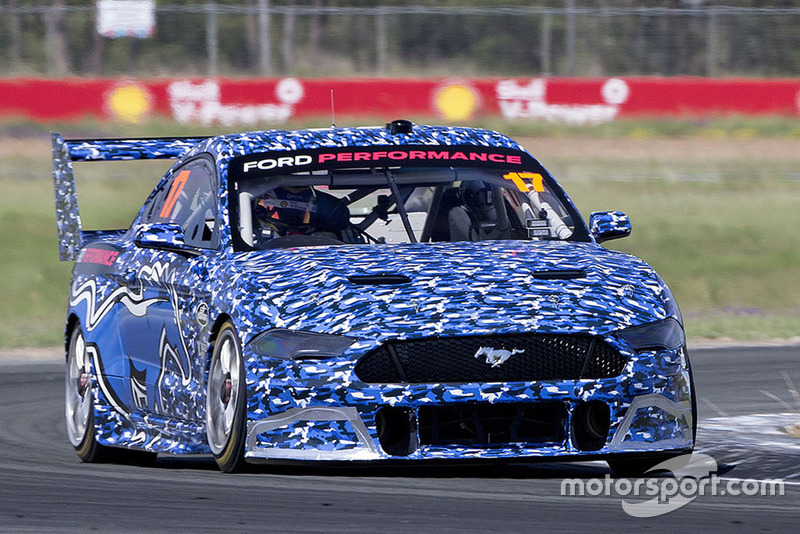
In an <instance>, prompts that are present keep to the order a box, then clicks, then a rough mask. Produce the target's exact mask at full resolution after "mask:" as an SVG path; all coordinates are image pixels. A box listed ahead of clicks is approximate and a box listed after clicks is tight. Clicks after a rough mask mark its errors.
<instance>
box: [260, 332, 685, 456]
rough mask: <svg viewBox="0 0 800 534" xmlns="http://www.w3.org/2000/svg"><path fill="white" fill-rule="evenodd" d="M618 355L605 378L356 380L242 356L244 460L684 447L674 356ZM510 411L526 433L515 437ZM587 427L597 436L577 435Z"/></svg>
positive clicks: (333, 365) (346, 370)
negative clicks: (619, 367)
mask: <svg viewBox="0 0 800 534" xmlns="http://www.w3.org/2000/svg"><path fill="white" fill-rule="evenodd" d="M625 356H626V357H627V360H628V361H627V364H626V366H625V369H624V370H623V372H622V373H621V374H620V375H619V376H617V377H614V378H602V379H581V380H548V381H536V382H503V383H466V384H399V383H398V384H367V383H364V382H360V381H359V380H358V379H357V377H356V376H355V375H354V373H353V368H354V362H353V361H352V360H347V359H344V358H343V359H336V360H327V361H322V362H314V363H311V362H279V363H276V362H274V361H270V362H264V361H263V359H260V358H258V357H256V356H252V355H251V356H250V357H249V358H248V363H247V387H248V399H249V402H248V410H247V441H246V452H245V457H246V458H247V459H248V460H251V461H257V460H258V459H286V460H426V459H427V460H430V459H468V458H526V457H527V458H541V457H553V458H554V459H558V458H564V459H567V458H573V459H579V458H581V457H596V456H598V455H599V456H602V455H605V454H618V453H642V452H659V451H664V452H668V451H685V450H690V449H691V448H692V447H693V445H694V435H693V417H694V407H693V405H692V392H691V387H692V386H691V376H690V370H689V366H688V361H687V359H686V354H685V349H684V348H681V349H678V350H672V351H669V350H661V351H652V352H647V353H640V354H625ZM487 406H489V407H490V408H488V409H487V408H485V407H487ZM589 406H591V407H595V408H596V407H600V408H602V409H600V410H599V411H598V410H595V411H594V412H592V410H587V407H589ZM491 407H497V408H496V409H495V408H491ZM530 407H533V410H532V411H531V410H530V409H529V408H530ZM605 407H607V410H606V408H605ZM459 408H460V409H459ZM592 409H594V408H592ZM587 411H589V412H591V413H594V414H595V415H593V416H587V415H586V413H587ZM551 412H552V413H551ZM431 413H434V414H435V415H434V416H431V415H430V414H431ZM454 413H456V414H459V415H457V416H455V415H447V414H454ZM519 413H522V414H523V415H522V416H521V417H522V419H523V420H524V421H526V423H524V425H527V426H526V427H525V428H527V431H522V430H520V417H519V416H516V415H514V414H519ZM598 413H599V414H600V415H599V417H598V416H597V414H598ZM436 414H438V415H436ZM441 414H445V416H446V417H449V419H447V420H446V421H444V422H442V423H435V424H439V425H440V426H437V427H436V428H437V429H440V430H441V432H438V431H436V430H435V431H431V429H430V427H431V425H432V424H434V423H431V420H432V418H433V419H434V420H437V421H438V419H437V418H439V419H441V418H442V417H445V416H442V415H441ZM465 414H466V415H465ZM475 414H478V415H475ZM481 414H482V415H481ZM487 414H488V415H487ZM525 414H527V415H525ZM606 419H607V420H606ZM504 421H505V422H504ZM597 421H599V422H600V423H601V424H600V425H599V426H598V424H596V423H597ZM603 423H604V424H605V425H607V426H604V424H603ZM497 425H500V427H501V428H500V427H498V426H497ZM537 425H539V426H537ZM490 426H493V427H494V429H493V430H487V428H489V427H490ZM458 427H463V431H461V430H458ZM453 428H456V430H452V429H453ZM554 428H555V431H554V430H553V429H554ZM587 428H588V429H589V430H588V431H589V432H590V433H591V432H592V431H594V432H595V433H598V432H599V433H600V436H599V439H595V440H594V441H592V440H587V439H586V438H585V434H586V432H587ZM598 428H599V431H598ZM442 429H446V430H442ZM476 429H480V430H477V431H476ZM437 432H438V434H437ZM439 434H444V436H439V437H434V438H432V437H431V436H434V435H439ZM472 434H475V435H476V437H475V438H474V439H469V436H470V435H472ZM582 435H583V437H582Z"/></svg>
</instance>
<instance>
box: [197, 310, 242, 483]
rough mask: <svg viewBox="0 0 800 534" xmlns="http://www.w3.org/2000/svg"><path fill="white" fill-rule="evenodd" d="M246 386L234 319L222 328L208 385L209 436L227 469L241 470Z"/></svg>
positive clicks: (218, 462)
mask: <svg viewBox="0 0 800 534" xmlns="http://www.w3.org/2000/svg"><path fill="white" fill-rule="evenodd" d="M245 396H246V387H245V379H244V363H243V362H242V350H241V345H240V343H239V337H238V336H237V335H236V330H235V329H234V327H233V325H232V324H231V323H229V322H228V323H225V324H223V325H222V328H221V329H220V331H219V335H218V336H217V341H216V343H215V344H214V351H213V353H212V356H211V365H210V366H209V368H208V382H207V389H206V436H207V437H208V445H209V447H210V448H211V452H212V453H213V454H214V458H215V459H216V460H217V465H219V468H220V469H222V470H223V471H224V472H226V473H232V472H235V471H242V470H243V469H244V468H245V467H246V463H245V461H244V441H245V433H244V419H245Z"/></svg>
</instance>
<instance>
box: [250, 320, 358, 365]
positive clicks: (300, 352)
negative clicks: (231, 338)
mask: <svg viewBox="0 0 800 534" xmlns="http://www.w3.org/2000/svg"><path fill="white" fill-rule="evenodd" d="M356 341H358V340H357V339H356V338H354V337H347V336H334V335H330V334H317V333H315V332H301V331H297V330H287V329H285V328H276V329H274V330H268V331H266V332H264V333H262V334H259V335H257V336H256V337H255V339H253V341H251V342H250V345H249V346H250V349H251V350H252V351H253V352H255V353H256V354H259V355H261V356H269V357H270V358H280V359H281V360H308V359H325V358H333V357H335V356H339V355H340V354H341V353H342V352H344V351H345V349H346V348H347V347H349V346H350V345H352V344H353V343H355V342H356Z"/></svg>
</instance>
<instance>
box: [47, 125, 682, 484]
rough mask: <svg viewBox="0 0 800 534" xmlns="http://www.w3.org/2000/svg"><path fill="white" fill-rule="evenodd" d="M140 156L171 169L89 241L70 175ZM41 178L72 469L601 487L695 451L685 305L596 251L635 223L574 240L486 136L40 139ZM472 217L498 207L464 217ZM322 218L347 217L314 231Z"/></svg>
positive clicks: (559, 212) (405, 128)
mask: <svg viewBox="0 0 800 534" xmlns="http://www.w3.org/2000/svg"><path fill="white" fill-rule="evenodd" d="M387 147H388V148H387ZM144 158H172V159H177V160H178V161H177V162H176V163H175V165H174V166H173V167H172V169H171V170H170V171H169V172H168V173H167V174H166V176H164V178H163V179H162V180H161V181H160V182H159V183H158V184H157V185H156V187H155V189H154V191H153V193H152V194H151V195H150V197H149V198H148V199H147V201H146V202H145V204H144V206H143V208H142V210H141V211H140V213H139V214H138V216H137V217H136V219H135V220H134V222H133V224H132V225H131V227H130V228H129V229H128V230H126V231H94V232H88V231H84V230H83V229H82V227H81V223H80V216H79V213H78V205H77V195H76V193H75V188H74V178H73V168H72V162H73V161H76V162H77V161H95V160H112V161H113V160H122V159H144ZM53 176H54V181H55V190H56V213H57V222H58V230H59V240H60V250H61V258H62V259H64V260H74V261H75V267H74V273H73V281H72V284H71V288H70V295H69V307H68V314H67V330H66V340H67V362H68V379H67V421H68V429H69V431H70V439H71V441H72V444H73V446H75V448H76V450H77V451H78V454H79V456H81V458H82V459H84V460H85V461H94V460H95V459H96V457H97V456H96V454H95V451H96V450H100V449H102V450H105V451H109V450H110V451H124V450H137V451H147V452H149V453H156V452H158V453H171V454H182V453H213V454H214V456H215V457H216V458H217V461H218V462H219V463H220V467H222V468H223V469H224V470H237V469H238V468H240V467H241V465H243V463H245V462H257V461H265V460H281V459H284V460H383V459H393V460H409V461H412V460H421V459H448V458H528V457H530V458H534V457H553V458H563V459H581V458H594V457H601V458H607V459H609V460H610V463H611V464H612V467H614V466H615V465H616V466H620V465H622V464H620V463H619V462H634V461H640V460H641V459H642V458H649V459H651V460H652V462H656V461H657V460H660V459H662V458H663V457H664V456H668V455H672V454H680V453H683V452H686V451H690V450H691V449H692V448H693V446H694V428H695V424H696V417H695V405H694V391H693V385H692V380H691V372H690V368H689V362H688V359H687V353H686V347H685V338H684V335H683V326H682V322H683V320H682V318H681V315H680V312H679V310H678V306H677V304H676V302H675V300H674V297H673V296H672V294H671V292H670V290H669V289H668V288H667V286H666V285H665V283H664V282H663V280H661V278H660V277H659V276H658V275H657V274H656V273H655V272H654V271H653V270H652V268H650V267H649V266H648V265H647V264H646V263H645V262H643V261H642V260H640V259H638V258H635V257H633V256H630V255H627V254H623V253H619V252H614V251H611V250H608V249H605V248H603V247H602V246H600V245H599V244H598V243H599V242H600V241H603V240H606V239H613V238H616V237H623V236H625V235H627V234H629V233H630V222H629V221H628V219H627V217H625V216H624V214H621V213H619V212H601V213H594V214H592V217H591V219H590V225H589V226H588V227H587V226H586V225H585V224H584V223H583V221H582V220H581V218H580V215H579V214H578V213H577V210H576V209H575V207H574V205H573V204H572V202H571V201H570V200H569V198H568V197H567V196H566V195H565V194H564V192H563V190H562V189H561V188H560V187H559V186H558V184H557V183H556V182H555V181H554V180H553V179H552V177H551V176H550V175H549V174H548V173H547V171H546V170H545V169H544V168H543V167H541V165H540V164H539V163H538V162H537V161H536V160H535V159H533V158H532V157H531V156H530V155H529V154H528V153H527V152H525V151H524V149H523V148H522V147H521V146H520V145H518V144H517V143H516V142H514V141H513V140H511V139H509V138H507V137H505V136H503V135H501V134H499V133H496V132H491V131H487V130H479V129H471V128H454V127H436V126H421V125H410V123H405V121H396V122H395V123H392V124H391V125H387V127H386V128H380V127H375V128H331V129H321V130H301V131H265V132H252V133H245V134H237V135H223V136H218V137H210V138H170V139H144V140H142V139H139V140H137V139H131V140H81V141H69V140H64V139H63V138H61V137H60V136H58V135H57V134H54V135H53ZM276 184H277V185H276ZM280 187H283V188H285V189H286V190H287V191H288V193H281V194H285V195H286V196H276V194H275V193H274V191H281V190H280V189H279V188H280ZM306 191H311V192H310V195H311V196H310V197H307V198H306V197H303V196H302V195H305V194H306ZM265 195H267V196H265ZM269 195H272V196H269ZM293 195H295V196H293ZM263 198H268V199H271V200H269V201H268V202H267V201H264V200H260V203H259V199H263ZM326 199H327V200H326ZM331 199H333V200H331ZM372 199H374V202H373V200H372ZM452 199H455V200H458V201H463V204H455V200H453V205H454V206H455V207H452V206H451V205H450V204H448V202H450V201H451V200H452ZM475 199H478V200H482V201H483V202H484V207H487V206H488V209H485V210H484V211H482V212H481V211H479V210H478V211H476V210H472V209H469V207H468V206H469V205H470V204H469V201H472V202H473V204H472V205H473V206H474V205H475V204H474V202H475ZM325 202H328V203H331V204H332V205H333V204H335V206H336V209H341V211H342V212H347V213H349V216H350V219H349V220H348V219H344V225H343V226H341V227H334V226H332V224H331V223H330V222H325V221H322V215H321V212H322V211H323V207H324V206H325V205H326V204H325ZM263 206H271V207H274V208H275V209H276V210H277V209H295V210H299V211H298V213H300V214H301V215H303V214H304V215H303V216H304V218H305V219H304V222H306V223H309V228H310V230H308V229H304V233H297V234H295V233H292V232H287V233H285V234H284V233H283V232H284V229H283V225H280V226H278V225H271V224H270V220H269V218H267V217H266V216H265V215H264V213H263V210H262V207H263ZM342 206H344V207H342ZM419 206H423V207H422V208H420V207H419ZM345 207H346V209H345ZM303 210H305V211H303ZM284 213H287V212H284ZM477 213H482V214H484V215H485V214H486V213H489V214H490V215H491V216H493V217H494V219H492V222H491V223H486V222H485V221H483V220H479V217H478V216H477V215H476V214H477ZM445 215H446V217H445ZM341 218H342V217H339V219H341ZM281 220H282V221H286V220H287V218H286V216H285V215H284V216H283V219H281ZM326 220H327V221H330V220H331V219H326ZM309 221H310V222H309ZM460 221H464V224H465V225H466V226H465V228H467V230H465V232H464V233H463V234H461V233H459V232H460V230H459V228H460V227H459V226H458V224H461V222H460ZM320 230H324V231H320ZM380 232H382V233H383V234H382V235H381V236H380V237H379V236H377V234H378V233H380ZM398 235H399V236H400V238H397V236H398ZM461 235H465V236H467V237H458V236H461ZM442 236H444V237H442ZM429 347H435V348H429ZM454 347H457V348H454ZM542 347H549V348H547V349H543V348H542ZM580 351H584V352H580ZM578 353H580V354H584V353H585V356H576V354H578ZM566 360H575V362H576V363H574V364H570V365H572V367H569V366H568V365H567V364H566V363H565V361H566ZM237 369H240V371H237ZM552 369H557V370H555V371H553V370H552ZM570 369H572V370H570ZM70 373H72V374H70ZM416 373H420V374H419V376H420V377H422V378H415V376H417V375H416ZM70 377H73V378H74V380H73V378H70ZM493 377H494V378H493ZM87 384H88V385H87ZM465 429H466V430H465ZM98 447H99V448H100V449H98ZM615 461H616V462H617V463H616V464H615V463H613V462H615ZM652 462H651V463H652ZM637 465H638V464H637Z"/></svg>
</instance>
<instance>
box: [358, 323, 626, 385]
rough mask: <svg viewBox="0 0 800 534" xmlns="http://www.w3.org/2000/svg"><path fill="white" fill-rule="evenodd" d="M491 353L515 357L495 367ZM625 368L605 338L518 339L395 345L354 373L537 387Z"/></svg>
mask: <svg viewBox="0 0 800 534" xmlns="http://www.w3.org/2000/svg"><path fill="white" fill-rule="evenodd" d="M481 349H487V350H485V351H484V352H483V354H479V355H478V356H476V354H478V353H479V351H481ZM492 351H494V352H493V355H494V356H495V357H497V356H498V355H504V353H502V352H500V351H508V352H513V351H516V352H514V354H512V355H511V356H509V357H508V359H506V360H505V361H504V362H502V363H500V364H498V365H496V366H493V365H492V364H490V363H486V362H487V357H488V358H489V359H491V356H487V354H488V353H491V352H492ZM624 367H625V358H623V357H622V355H621V354H620V353H619V352H617V351H616V350H615V349H614V348H612V347H611V346H610V345H609V344H608V343H606V342H605V341H603V340H602V339H600V338H596V337H592V336H587V335H559V334H517V335H493V336H463V337H440V338H425V339H413V340H405V341H390V342H388V343H385V344H383V345H381V346H380V347H377V348H376V349H373V350H372V351H370V352H369V353H367V354H366V355H364V356H363V357H362V358H361V359H360V360H359V362H358V364H357V365H356V368H355V374H356V376H357V377H358V378H359V379H360V380H361V381H363V382H367V383H373V384H381V383H389V382H392V383H404V384H429V383H450V382H459V383H461V382H532V381H536V380H577V379H580V378H611V377H614V376H617V375H619V374H620V373H621V372H622V370H623V368H624Z"/></svg>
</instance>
